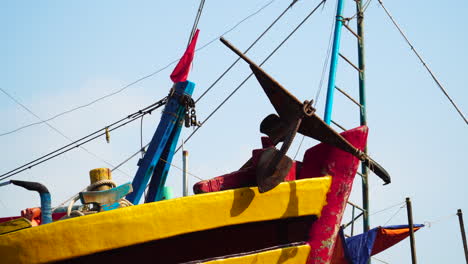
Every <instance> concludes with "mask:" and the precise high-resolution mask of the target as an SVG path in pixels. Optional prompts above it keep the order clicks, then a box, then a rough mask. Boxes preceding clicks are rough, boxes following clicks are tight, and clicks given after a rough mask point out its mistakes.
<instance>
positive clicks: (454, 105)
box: [378, 0, 468, 125]
mask: <svg viewBox="0 0 468 264" xmlns="http://www.w3.org/2000/svg"><path fill="white" fill-rule="evenodd" d="M378 1H379V3H380V5H381V6H382V8H383V9H384V11H385V13H386V14H387V16H388V17H389V18H390V20H391V21H392V23H393V25H395V27H396V28H397V29H398V31H399V32H400V35H401V36H402V37H403V38H404V39H405V41H406V43H407V44H408V45H409V46H410V48H411V50H412V51H413V53H414V54H415V55H416V56H417V57H418V59H419V61H420V62H421V63H422V65H423V66H424V68H426V70H427V72H429V74H430V75H431V77H432V79H433V80H434V82H435V83H436V84H437V86H438V87H439V88H440V90H441V91H442V92H443V93H444V95H445V96H446V97H447V99H448V100H449V101H450V103H451V104H452V105H453V107H455V110H457V112H458V114H459V115H460V116H461V118H463V120H464V121H465V123H466V124H467V125H468V120H467V119H466V117H465V115H464V114H463V113H462V111H461V110H460V109H459V108H458V106H457V105H456V104H455V102H454V101H453V100H452V98H451V97H450V96H449V95H448V93H447V91H446V90H445V89H444V87H442V84H441V83H440V82H439V80H438V79H437V78H436V76H435V75H434V73H432V71H431V69H429V66H427V64H426V62H425V61H424V60H423V58H422V57H421V56H420V55H419V53H418V52H417V51H416V49H415V48H414V47H413V45H412V44H411V42H410V41H409V40H408V38H407V37H406V35H405V33H403V31H402V30H401V28H400V26H398V24H397V23H396V21H395V19H394V18H393V17H392V15H390V13H389V12H388V10H387V9H386V8H385V6H384V4H383V3H382V0H378Z"/></svg>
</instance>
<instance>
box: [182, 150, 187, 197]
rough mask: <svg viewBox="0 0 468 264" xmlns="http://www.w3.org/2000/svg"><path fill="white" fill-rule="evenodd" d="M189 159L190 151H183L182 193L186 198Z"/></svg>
mask: <svg viewBox="0 0 468 264" xmlns="http://www.w3.org/2000/svg"><path fill="white" fill-rule="evenodd" d="M187 157H188V151H187V150H184V151H182V178H183V187H182V188H183V190H182V193H183V195H184V196H188V177H187Z"/></svg>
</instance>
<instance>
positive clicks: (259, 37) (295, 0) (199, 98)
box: [195, 0, 297, 103]
mask: <svg viewBox="0 0 468 264" xmlns="http://www.w3.org/2000/svg"><path fill="white" fill-rule="evenodd" d="M296 2H297V0H294V1H293V2H292V3H291V4H290V5H289V6H288V7H287V8H286V9H285V10H284V11H283V12H282V13H281V14H280V15H279V16H278V17H277V18H276V19H275V20H274V21H273V22H272V23H271V24H270V25H269V26H268V27H267V29H265V31H263V33H262V34H260V36H258V38H257V39H256V40H255V41H254V42H253V43H252V44H250V46H249V47H248V48H247V49H246V50H245V51H244V54H247V52H249V50H250V49H252V48H253V46H255V44H257V42H258V41H259V40H260V39H261V38H262V37H263V36H264V35H265V34H266V33H267V32H268V31H269V30H270V29H271V28H272V27H273V26H274V25H275V24H276V22H278V20H280V19H281V17H283V15H284V14H285V13H286V12H287V11H288V10H290V9H291V8H292V7H293V5H294V4H296ZM240 59H241V58H240V57H239V58H237V59H236V60H235V61H234V62H233V63H232V64H231V66H229V67H228V68H227V69H226V70H225V71H224V72H223V73H222V74H221V75H220V76H219V77H218V79H216V80H215V81H214V82H213V83H212V84H211V85H210V86H209V87H208V88H207V89H206V90H205V91H204V92H203V93H202V95H200V97H198V99H197V100H195V103H197V102H198V101H200V100H201V99H202V98H203V97H204V96H205V95H206V94H207V93H208V92H209V91H210V90H211V88H213V87H214V86H215V85H216V84H217V83H218V82H219V81H220V80H221V79H222V78H223V77H224V76H225V75H226V74H227V73H228V72H229V71H230V70H231V69H232V68H233V67H234V66H235V65H236V64H237V62H239V61H240Z"/></svg>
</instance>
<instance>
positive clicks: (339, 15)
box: [324, 0, 344, 125]
mask: <svg viewBox="0 0 468 264" xmlns="http://www.w3.org/2000/svg"><path fill="white" fill-rule="evenodd" d="M343 3H344V0H338V5H337V8H336V22H335V33H334V35H333V48H332V54H331V59H330V72H329V75H328V88H327V101H326V104H325V117H324V121H325V123H327V124H328V125H330V123H331V114H332V109H333V95H334V92H335V79H336V70H337V68H338V57H339V56H338V53H339V51H340V39H341V26H342V25H343Z"/></svg>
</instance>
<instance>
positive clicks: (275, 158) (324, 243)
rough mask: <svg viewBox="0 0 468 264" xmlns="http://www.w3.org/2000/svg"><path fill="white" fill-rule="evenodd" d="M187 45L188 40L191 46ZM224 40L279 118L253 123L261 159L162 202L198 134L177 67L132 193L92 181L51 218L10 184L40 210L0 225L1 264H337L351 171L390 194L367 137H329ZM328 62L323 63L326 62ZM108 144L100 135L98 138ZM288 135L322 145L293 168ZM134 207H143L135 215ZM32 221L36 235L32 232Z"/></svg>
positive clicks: (308, 110)
mask: <svg viewBox="0 0 468 264" xmlns="http://www.w3.org/2000/svg"><path fill="white" fill-rule="evenodd" d="M339 9H340V7H339V5H338V10H339ZM338 17H339V16H338ZM337 25H338V27H341V24H340V21H339V20H338V21H337ZM196 38H197V33H195V34H194V36H193V38H192V43H195V42H194V40H195V41H196ZM221 41H222V42H223V43H224V44H225V45H226V46H227V47H228V48H229V49H231V50H232V51H234V52H235V53H236V54H237V55H238V56H239V57H241V58H242V59H243V60H244V61H245V62H247V64H248V65H249V67H250V69H251V71H252V73H253V75H255V77H256V78H257V80H258V82H259V85H258V86H259V87H261V88H262V89H263V91H264V93H265V94H266V95H267V98H268V99H269V101H270V102H271V104H272V106H273V108H274V109H275V111H276V113H275V114H272V115H268V116H267V117H265V118H264V119H263V120H258V122H259V123H260V131H261V132H262V133H263V134H264V138H262V148H260V149H255V150H253V151H252V155H251V156H248V157H247V159H248V158H250V159H248V161H247V162H245V164H244V165H241V166H239V170H237V171H234V172H231V173H229V174H225V175H221V176H218V177H215V178H212V179H209V180H203V181H200V182H198V183H196V184H195V186H194V192H195V193H197V194H196V195H192V196H186V197H181V198H174V199H168V198H169V197H165V196H168V195H166V194H165V192H164V190H165V189H164V186H165V182H166V177H167V175H168V172H169V168H170V163H171V161H172V158H173V155H174V152H175V151H176V147H177V146H176V144H177V142H178V139H179V134H180V130H181V128H182V126H183V124H184V123H185V124H186V125H187V126H191V125H195V126H197V125H198V124H197V120H196V115H195V114H194V112H192V110H193V109H194V106H195V105H194V102H193V99H192V98H191V95H192V93H193V90H194V88H195V84H194V83H192V82H190V81H187V80H186V78H187V75H188V69H189V67H188V66H187V65H190V64H191V59H189V60H188V61H185V59H184V57H182V59H181V60H180V62H179V65H181V66H180V67H179V65H178V66H177V67H176V70H175V71H174V72H173V76H171V77H174V76H175V77H174V78H175V80H174V79H173V81H174V86H173V87H172V88H171V90H170V91H169V95H168V96H167V98H165V99H164V102H163V103H161V104H160V105H158V106H162V104H165V108H164V110H163V115H162V117H161V121H160V123H159V126H158V127H157V129H156V131H155V133H154V135H153V139H152V140H151V142H150V144H149V146H148V148H147V149H145V154H144V156H143V157H142V159H141V160H140V161H139V164H138V170H137V172H136V176H135V178H134V179H133V181H132V183H131V184H130V183H127V184H123V185H120V186H116V185H113V184H112V183H110V182H106V181H109V180H110V175H111V173H110V172H109V169H96V170H93V171H91V185H90V188H88V190H86V191H83V192H80V194H79V196H77V198H76V199H75V200H76V201H77V200H81V202H82V203H83V205H82V206H74V204H73V202H72V203H70V205H69V206H68V208H55V216H54V214H53V213H47V211H48V210H47V209H48V208H50V206H49V207H48V206H46V205H45V204H46V202H47V198H44V197H43V196H46V195H45V193H47V191H45V190H44V189H41V188H42V187H41V186H39V187H37V186H35V187H31V186H30V185H28V183H26V182H22V181H15V180H11V181H8V183H10V184H13V185H19V186H22V187H25V188H29V189H33V190H36V191H37V190H40V191H39V192H40V194H41V198H43V200H45V201H44V205H43V206H41V208H40V215H38V214H37V211H34V210H30V211H26V212H25V213H24V216H25V217H23V218H17V219H13V220H11V221H8V222H4V223H6V224H5V225H4V227H5V228H6V229H4V231H3V234H2V235H0V253H1V254H2V256H4V258H3V259H2V261H4V262H5V263H48V262H59V263H97V262H102V261H114V262H124V261H125V262H128V261H134V260H135V258H136V256H138V258H141V259H150V258H155V256H157V257H156V261H157V263H262V262H263V263H338V262H333V260H332V259H333V258H334V257H335V256H334V253H335V252H336V250H335V248H336V247H337V246H336V244H337V243H339V242H337V240H338V238H339V236H340V233H339V230H340V225H341V222H342V217H343V214H344V210H345V207H346V202H347V201H348V197H349V195H350V192H351V189H352V183H353V180H354V176H355V175H356V172H357V170H358V167H359V162H360V161H361V162H362V164H363V166H364V167H365V168H367V169H370V170H372V171H373V172H374V173H375V174H376V175H377V176H379V177H380V178H381V179H382V180H383V181H384V183H386V184H388V183H390V177H389V175H388V173H387V172H386V171H385V169H383V167H382V166H380V165H379V164H378V163H376V162H375V161H374V160H373V159H371V158H370V157H369V155H368V154H367V153H366V143H367V133H368V128H367V126H365V125H361V126H359V127H356V128H354V129H350V130H347V131H345V132H342V133H338V132H336V131H335V130H334V129H332V128H331V127H330V122H331V120H330V116H329V114H326V117H325V120H322V119H321V118H320V117H318V115H316V114H315V109H314V107H313V103H312V102H310V101H305V102H303V103H302V102H301V101H300V100H298V99H297V98H296V97H295V96H294V95H292V94H291V93H290V92H289V91H288V90H287V89H285V88H284V87H283V86H282V85H281V84H280V83H279V82H278V81H276V80H275V79H274V78H273V77H271V76H270V75H269V74H267V73H266V72H265V71H264V70H263V69H262V68H261V67H260V66H258V65H257V64H256V63H255V62H254V61H253V60H251V59H249V58H248V57H247V56H246V55H245V54H244V53H242V52H240V51H239V50H237V49H236V48H235V47H234V45H232V44H230V43H229V42H228V41H226V40H224V39H221ZM193 45H194V44H193ZM193 52H194V46H192V44H190V45H189V48H188V49H187V52H186V53H185V54H192V55H191V56H192V57H193ZM333 54H334V55H333ZM337 55H338V53H337V52H334V53H332V61H333V56H335V57H336V56H337ZM184 56H185V55H184ZM335 59H336V58H335ZM184 65H185V66H184ZM332 67H333V66H332ZM178 71H182V74H180V72H179V73H178ZM333 71H334V70H333V69H331V70H330V72H331V74H332V73H333ZM174 73H175V74H174ZM180 75H182V78H181V79H180V78H179V76H180ZM331 85H332V86H333V87H334V86H335V85H334V84H333V83H332V84H331ZM330 107H331V106H327V108H330ZM152 110H154V108H153V109H151V110H148V109H145V111H149V112H151V111H152ZM143 112H144V111H143ZM140 114H141V113H140ZM327 115H328V116H327ZM108 133H109V132H108V128H106V131H105V132H103V134H102V136H105V135H106V136H107V135H108ZM296 134H302V135H304V136H306V137H310V138H313V139H316V140H318V141H320V142H322V143H320V144H318V145H316V146H314V147H311V148H309V149H308V150H307V151H306V152H305V154H304V157H303V159H302V160H293V159H291V158H290V157H288V156H287V155H286V153H287V151H288V149H289V147H290V145H291V143H292V141H293V140H294V138H295V136H296ZM233 140H235V139H233ZM279 143H282V144H281V147H277V145H279ZM367 169H366V170H367ZM98 185H99V186H98ZM96 186H98V187H96ZM147 186H148V189H147V193H146V194H145V189H146V188H147ZM143 196H144V199H145V203H144V204H140V205H138V203H139V201H140V200H141V198H142V197H143ZM60 210H62V212H61V213H58V212H59V211H60ZM63 211H66V213H65V212H63ZM28 213H29V216H28ZM31 215H33V216H31ZM64 215H65V216H64ZM38 216H39V217H40V220H39V218H38ZM54 218H55V219H58V218H62V219H61V220H57V221H53V222H52V219H54ZM33 220H34V221H35V223H36V224H38V225H39V226H35V227H32V225H33V223H34V221H33ZM418 228H419V227H418ZM59 234H60V235H59ZM49 241H53V243H48V242H49ZM375 251H376V252H377V251H378V250H377V249H376V250H375ZM339 263H344V262H339Z"/></svg>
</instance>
